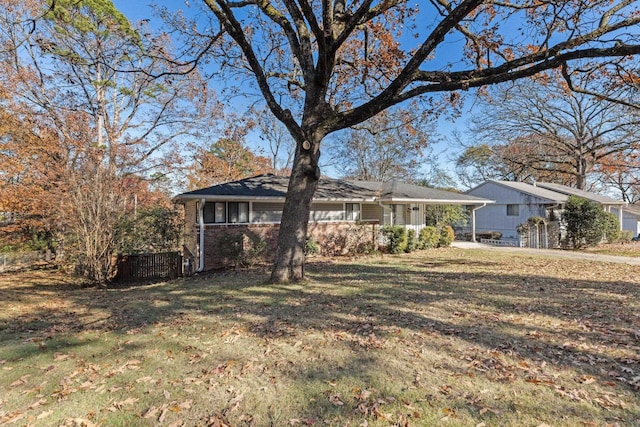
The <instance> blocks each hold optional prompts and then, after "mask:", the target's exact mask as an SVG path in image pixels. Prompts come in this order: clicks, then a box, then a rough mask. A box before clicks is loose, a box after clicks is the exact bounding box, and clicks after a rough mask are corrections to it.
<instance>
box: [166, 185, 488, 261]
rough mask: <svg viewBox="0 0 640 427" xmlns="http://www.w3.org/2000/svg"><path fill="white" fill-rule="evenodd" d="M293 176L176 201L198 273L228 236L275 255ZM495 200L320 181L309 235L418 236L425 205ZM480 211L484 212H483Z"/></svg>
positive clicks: (196, 192) (192, 193)
mask: <svg viewBox="0 0 640 427" xmlns="http://www.w3.org/2000/svg"><path fill="white" fill-rule="evenodd" d="M288 184H289V177H281V176H275V175H259V176H255V177H252V178H246V179H242V180H239V181H233V182H227V183H224V184H220V185H214V186H212V187H208V188H202V189H199V190H194V191H190V192H187V193H183V194H180V195H178V196H176V197H175V198H174V201H175V202H176V203H179V204H182V205H184V209H185V233H184V236H185V238H184V242H185V244H184V248H185V252H190V254H188V253H187V256H188V257H189V258H192V259H193V261H194V262H195V265H196V268H197V269H198V270H208V269H211V268H215V267H217V266H219V264H220V263H219V254H220V248H219V246H220V244H222V243H221V242H224V241H225V240H224V237H225V236H229V235H235V236H237V235H242V236H245V237H247V239H251V240H254V241H255V240H260V241H264V242H266V244H267V246H268V253H269V254H273V253H274V251H275V245H276V242H277V236H278V231H279V225H280V219H281V217H282V210H283V206H284V201H285V197H286V193H287V187H288ZM490 203H493V201H492V200H487V199H483V198H480V197H475V196H472V195H469V194H464V193H454V192H449V191H442V190H437V189H433V188H428V187H422V186H417V185H411V184H405V183H401V182H395V181H393V182H387V183H380V182H368V181H346V180H337V179H321V180H320V181H319V183H318V187H317V190H316V192H315V194H314V198H313V203H312V205H311V213H310V218H309V234H310V235H311V236H312V237H313V238H314V239H315V240H316V241H318V242H319V243H320V244H321V245H322V244H323V242H324V241H326V240H327V239H328V238H329V237H331V239H332V240H334V241H335V240H339V239H336V236H337V235H338V234H340V233H344V232H345V230H348V229H349V227H352V226H353V225H354V224H356V223H358V224H361V225H365V226H367V227H369V228H370V229H371V230H370V231H371V232H370V233H369V235H370V236H372V238H373V236H374V235H376V228H377V227H378V226H379V225H387V224H392V225H402V226H405V227H407V228H412V229H414V230H415V231H416V232H418V231H419V230H420V229H421V228H422V227H424V224H425V206H426V205H462V206H468V207H470V209H471V212H472V215H471V225H472V229H473V226H474V224H475V222H474V214H475V212H476V210H478V209H480V208H481V207H483V206H486V205H488V204H490ZM480 210H481V209H480Z"/></svg>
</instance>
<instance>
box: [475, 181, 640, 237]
mask: <svg viewBox="0 0 640 427" xmlns="http://www.w3.org/2000/svg"><path fill="white" fill-rule="evenodd" d="M467 194H469V195H472V196H476V197H482V198H487V199H491V200H495V204H492V205H488V206H487V207H486V208H484V209H482V210H480V211H478V213H477V214H476V232H477V233H482V232H489V231H498V232H500V233H502V238H503V239H513V240H514V241H515V240H518V239H519V233H518V226H519V225H520V224H524V223H526V222H527V221H528V220H529V218H532V217H540V218H544V219H545V220H546V222H547V223H548V224H550V225H551V227H552V228H553V227H555V229H553V233H559V229H558V227H559V225H560V224H559V221H560V219H561V211H562V209H563V207H564V204H565V203H566V202H567V200H568V198H569V196H570V195H574V196H578V197H582V198H585V199H588V200H591V201H594V202H597V203H599V204H600V205H602V207H603V209H604V210H605V211H606V212H611V213H613V214H615V215H617V216H618V218H619V219H620V223H621V228H622V229H623V230H628V231H630V232H631V233H632V234H633V235H634V236H636V235H637V234H638V232H639V231H640V230H639V229H638V221H639V220H640V212H638V211H637V210H635V209H634V208H629V207H627V203H626V202H621V201H618V200H615V199H612V198H610V197H606V196H601V195H599V194H595V193H591V192H587V191H582V190H577V189H575V188H571V187H567V186H564V185H558V184H550V183H544V182H538V183H536V184H534V185H532V184H527V183H524V182H512V181H495V180H489V181H486V182H484V183H482V184H480V185H478V186H477V187H475V188H473V189H471V190H469V191H467ZM549 232H550V233H551V231H549ZM553 238H554V239H557V238H558V236H557V235H555V236H553Z"/></svg>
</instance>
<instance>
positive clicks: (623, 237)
mask: <svg viewBox="0 0 640 427" xmlns="http://www.w3.org/2000/svg"><path fill="white" fill-rule="evenodd" d="M633 237H634V236H633V232H632V231H629V230H622V231H621V232H620V239H619V240H618V241H619V242H620V243H629V242H631V241H632V240H633Z"/></svg>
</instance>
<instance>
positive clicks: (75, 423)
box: [62, 418, 96, 427]
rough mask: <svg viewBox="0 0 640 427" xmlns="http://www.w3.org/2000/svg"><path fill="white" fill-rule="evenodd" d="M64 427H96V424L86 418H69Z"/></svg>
mask: <svg viewBox="0 0 640 427" xmlns="http://www.w3.org/2000/svg"><path fill="white" fill-rule="evenodd" d="M62 426H63V427H96V425H95V424H94V423H92V422H91V421H89V420H85V419H84V418H67V419H66V420H64V424H62Z"/></svg>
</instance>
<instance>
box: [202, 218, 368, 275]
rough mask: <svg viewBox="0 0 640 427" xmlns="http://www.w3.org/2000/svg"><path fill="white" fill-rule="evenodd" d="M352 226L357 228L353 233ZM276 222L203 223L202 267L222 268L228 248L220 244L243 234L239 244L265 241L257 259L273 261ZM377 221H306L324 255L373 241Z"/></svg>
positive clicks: (251, 245) (245, 244)
mask: <svg viewBox="0 0 640 427" xmlns="http://www.w3.org/2000/svg"><path fill="white" fill-rule="evenodd" d="M354 227H360V229H358V231H357V232H354V230H355V228H354ZM279 230H280V226H279V225H278V224H244V225H235V224H234V225H207V226H205V233H204V235H205V248H204V249H205V250H204V269H205V270H212V269H217V268H222V267H225V266H227V265H225V264H228V261H226V260H225V253H228V248H222V247H221V245H223V244H229V242H230V241H237V240H236V239H239V237H238V236H242V247H243V249H244V250H249V249H251V248H252V247H253V245H254V243H255V242H258V241H264V242H266V250H265V251H264V253H263V256H262V257H261V259H260V260H254V261H267V262H270V261H273V258H274V256H275V253H276V247H277V244H278V232H279ZM194 231H195V235H196V236H197V235H198V232H199V230H198V227H197V226H196V227H195V230H194ZM377 231H378V225H377V223H372V224H367V225H360V226H356V225H355V224H354V223H350V222H311V223H309V235H310V236H311V237H312V238H313V239H314V240H315V241H317V242H318V243H319V246H320V248H321V250H322V253H323V254H326V255H344V254H345V253H346V252H347V250H346V249H345V245H346V244H349V243H352V242H353V241H354V239H356V240H358V241H361V242H362V241H368V242H371V243H373V242H375V241H376V240H377Z"/></svg>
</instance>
